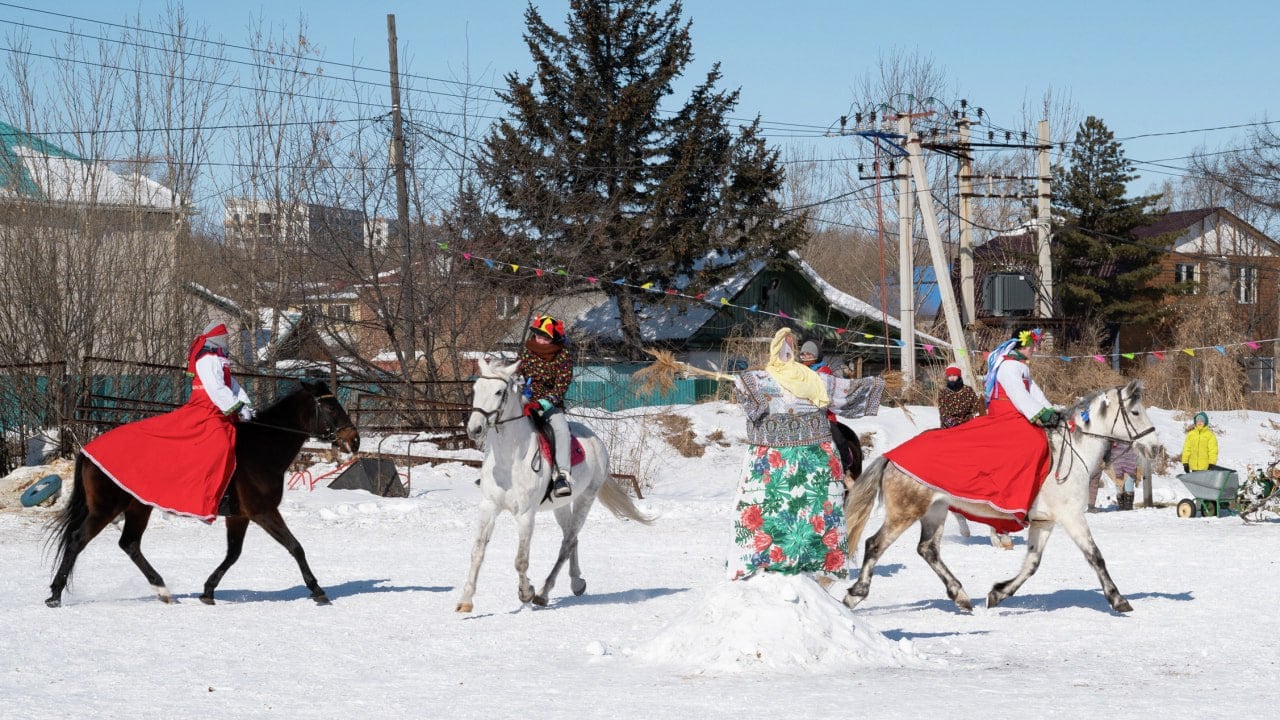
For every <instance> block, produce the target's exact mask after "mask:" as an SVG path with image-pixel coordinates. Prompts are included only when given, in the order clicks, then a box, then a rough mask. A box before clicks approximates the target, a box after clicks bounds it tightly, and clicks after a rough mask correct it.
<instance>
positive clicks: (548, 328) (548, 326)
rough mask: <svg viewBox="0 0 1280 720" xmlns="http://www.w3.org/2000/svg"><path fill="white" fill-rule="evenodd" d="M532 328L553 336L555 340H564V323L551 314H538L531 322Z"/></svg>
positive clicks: (550, 336)
mask: <svg viewBox="0 0 1280 720" xmlns="http://www.w3.org/2000/svg"><path fill="white" fill-rule="evenodd" d="M529 327H530V329H532V330H534V331H535V332H540V333H542V334H543V335H546V336H547V337H549V338H551V340H552V341H553V342H564V323H563V322H561V321H559V320H557V319H555V318H553V317H551V316H550V315H536V316H534V318H533V322H532V323H530V324H529Z"/></svg>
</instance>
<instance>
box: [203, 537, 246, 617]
mask: <svg viewBox="0 0 1280 720" xmlns="http://www.w3.org/2000/svg"><path fill="white" fill-rule="evenodd" d="M248 529H249V518H247V517H245V516H244V515H237V516H235V517H228V518H227V556H226V557H225V558H224V559H223V560H222V564H221V565H219V566H218V567H217V568H216V569H215V570H214V571H213V574H212V575H210V576H209V579H208V580H205V581H204V592H203V593H202V594H201V595H200V602H202V603H204V604H205V605H212V604H213V591H214V589H215V588H217V587H218V583H220V582H222V576H223V575H226V574H227V570H229V569H231V566H232V565H234V564H235V562H236V560H239V559H240V551H241V550H243V549H244V534H245V532H246V531H247V530H248Z"/></svg>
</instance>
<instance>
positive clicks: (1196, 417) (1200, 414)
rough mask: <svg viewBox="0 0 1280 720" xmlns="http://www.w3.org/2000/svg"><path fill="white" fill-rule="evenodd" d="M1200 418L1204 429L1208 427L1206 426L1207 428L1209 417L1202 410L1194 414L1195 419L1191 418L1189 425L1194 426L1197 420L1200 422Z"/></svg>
mask: <svg viewBox="0 0 1280 720" xmlns="http://www.w3.org/2000/svg"><path fill="white" fill-rule="evenodd" d="M1202 418H1203V419H1204V424H1205V427H1208V426H1209V415H1208V414H1207V413H1205V412H1204V411H1203V410H1202V411H1200V412H1198V413H1196V414H1195V417H1193V418H1191V423H1192V424H1193V425H1194V424H1195V422H1196V421H1197V420H1200V419H1202Z"/></svg>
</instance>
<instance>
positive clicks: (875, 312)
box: [791, 250, 951, 348]
mask: <svg viewBox="0 0 1280 720" xmlns="http://www.w3.org/2000/svg"><path fill="white" fill-rule="evenodd" d="M791 259H792V260H793V261H795V263H796V265H797V266H799V268H800V272H802V273H804V276H805V278H806V279H808V281H809V282H810V283H812V284H813V287H814V288H816V289H817V290H818V292H819V293H822V297H823V299H824V300H826V301H827V302H828V303H830V304H831V306H832V307H834V308H836V309H837V310H840V311H841V312H843V313H844V314H846V315H848V316H850V317H865V318H870V319H872V320H883V319H886V318H887V320H888V322H889V325H890V326H891V327H895V328H897V329H898V331H899V332H901V331H902V323H901V322H899V321H898V319H897V318H895V317H893V316H892V315H887V316H886V315H883V314H882V313H881V312H880V310H879V309H877V308H876V307H875V306H874V305H871V304H870V303H867V302H865V301H863V300H859V299H858V298H856V297H854V296H852V295H850V294H849V293H846V292H844V291H843V290H840V289H837V288H836V287H835V286H834V285H832V284H831V283H829V282H827V281H826V280H823V279H822V276H820V275H818V271H816V270H814V269H813V267H812V266H810V265H809V263H807V262H805V261H804V260H802V259H801V258H800V254H799V253H797V252H796V251H794V250H792V251H791ZM916 337H917V338H919V339H921V340H924V341H926V342H929V343H931V344H933V345H937V346H939V347H944V348H949V347H951V343H949V342H947V341H946V340H943V339H941V338H936V337H934V336H932V335H929V334H928V333H922V332H920V331H919V330H917V331H916Z"/></svg>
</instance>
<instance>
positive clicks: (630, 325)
mask: <svg viewBox="0 0 1280 720" xmlns="http://www.w3.org/2000/svg"><path fill="white" fill-rule="evenodd" d="M613 288H617V290H616V292H617V295H615V296H614V299H615V300H617V302H618V321H619V323H620V324H621V325H622V346H623V349H624V350H625V352H626V353H627V357H628V358H629V359H631V360H643V359H644V358H645V357H646V356H645V352H644V343H643V341H642V340H641V338H640V317H639V315H637V314H636V304H635V298H634V297H633V296H632V290H631V288H630V287H628V286H626V285H614V286H613ZM611 289H612V288H611Z"/></svg>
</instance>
